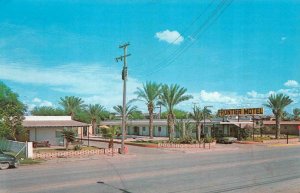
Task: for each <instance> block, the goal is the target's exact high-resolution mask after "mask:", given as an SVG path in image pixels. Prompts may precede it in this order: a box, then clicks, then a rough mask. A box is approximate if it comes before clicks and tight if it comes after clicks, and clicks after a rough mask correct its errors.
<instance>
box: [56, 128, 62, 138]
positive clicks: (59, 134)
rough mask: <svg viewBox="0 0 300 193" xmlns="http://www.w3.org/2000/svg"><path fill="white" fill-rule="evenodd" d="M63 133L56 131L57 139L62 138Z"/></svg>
mask: <svg viewBox="0 0 300 193" xmlns="http://www.w3.org/2000/svg"><path fill="white" fill-rule="evenodd" d="M61 132H62V131H61V130H56V131H55V137H56V138H59V137H61V136H62V134H61Z"/></svg>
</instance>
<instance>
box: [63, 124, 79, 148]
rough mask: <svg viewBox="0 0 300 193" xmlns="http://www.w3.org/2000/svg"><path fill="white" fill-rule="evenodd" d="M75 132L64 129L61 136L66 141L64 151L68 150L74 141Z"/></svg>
mask: <svg viewBox="0 0 300 193" xmlns="http://www.w3.org/2000/svg"><path fill="white" fill-rule="evenodd" d="M75 135H76V134H75V131H74V130H73V129H66V128H65V129H64V130H63V131H62V132H61V136H62V137H64V138H65V139H66V150H67V151H68V149H69V144H70V143H72V142H74V141H75Z"/></svg>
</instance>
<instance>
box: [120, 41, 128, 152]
mask: <svg viewBox="0 0 300 193" xmlns="http://www.w3.org/2000/svg"><path fill="white" fill-rule="evenodd" d="M129 45H130V44H129V43H125V44H123V45H120V46H119V48H121V49H123V50H124V55H123V56H120V57H117V58H116V61H117V62H118V61H119V60H120V61H122V60H123V61H124V64H123V70H122V80H123V112H122V142H121V154H125V132H126V131H125V127H126V81H127V64H126V57H127V56H130V55H131V54H126V51H127V47H128V46H129Z"/></svg>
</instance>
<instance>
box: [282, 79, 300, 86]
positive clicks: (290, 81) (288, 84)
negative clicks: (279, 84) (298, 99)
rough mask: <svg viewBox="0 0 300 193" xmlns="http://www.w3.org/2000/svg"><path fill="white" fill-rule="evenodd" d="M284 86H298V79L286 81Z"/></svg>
mask: <svg viewBox="0 0 300 193" xmlns="http://www.w3.org/2000/svg"><path fill="white" fill-rule="evenodd" d="M284 86H286V87H298V86H299V83H298V82H297V81H296V80H288V81H287V82H285V83H284Z"/></svg>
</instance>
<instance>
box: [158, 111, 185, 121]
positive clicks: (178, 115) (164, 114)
mask: <svg viewBox="0 0 300 193" xmlns="http://www.w3.org/2000/svg"><path fill="white" fill-rule="evenodd" d="M173 112H174V115H175V117H176V119H186V118H187V117H188V115H189V113H188V112H186V111H183V110H180V109H174V111H173ZM167 117H168V111H165V112H162V113H161V118H163V119H166V118H167Z"/></svg>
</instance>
